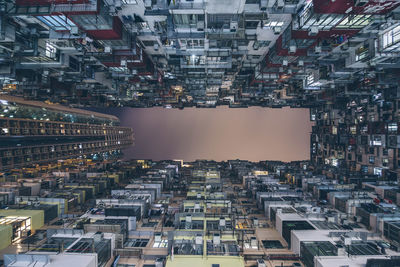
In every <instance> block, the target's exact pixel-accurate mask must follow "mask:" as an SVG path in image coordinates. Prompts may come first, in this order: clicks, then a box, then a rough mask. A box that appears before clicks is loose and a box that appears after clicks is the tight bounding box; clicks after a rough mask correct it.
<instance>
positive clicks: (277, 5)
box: [276, 0, 285, 9]
mask: <svg viewBox="0 0 400 267" xmlns="http://www.w3.org/2000/svg"><path fill="white" fill-rule="evenodd" d="M276 7H277V8H278V9H282V8H284V7H285V1H283V0H278V1H277V2H276Z"/></svg>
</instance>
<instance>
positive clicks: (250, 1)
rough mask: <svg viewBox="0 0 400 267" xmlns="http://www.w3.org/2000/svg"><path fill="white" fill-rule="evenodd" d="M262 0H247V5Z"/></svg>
mask: <svg viewBox="0 0 400 267" xmlns="http://www.w3.org/2000/svg"><path fill="white" fill-rule="evenodd" d="M259 3H260V0H246V5H251V4H259Z"/></svg>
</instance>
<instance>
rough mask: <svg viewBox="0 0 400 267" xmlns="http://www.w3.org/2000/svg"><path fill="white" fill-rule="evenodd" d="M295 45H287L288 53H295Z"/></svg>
mask: <svg viewBox="0 0 400 267" xmlns="http://www.w3.org/2000/svg"><path fill="white" fill-rule="evenodd" d="M296 50H297V47H296V46H295V45H291V46H289V53H296Z"/></svg>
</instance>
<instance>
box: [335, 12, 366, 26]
mask: <svg viewBox="0 0 400 267" xmlns="http://www.w3.org/2000/svg"><path fill="white" fill-rule="evenodd" d="M371 20H372V19H371V15H355V16H354V15H349V16H347V17H345V18H344V19H343V20H342V21H341V22H340V23H339V25H337V26H336V28H342V29H344V28H350V29H361V28H364V27H365V26H367V25H368V24H369V23H370V22H371Z"/></svg>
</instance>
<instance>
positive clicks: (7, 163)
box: [0, 96, 133, 169]
mask: <svg viewBox="0 0 400 267" xmlns="http://www.w3.org/2000/svg"><path fill="white" fill-rule="evenodd" d="M132 143H133V131H132V129H130V128H126V127H120V126H119V120H118V118H116V117H114V116H110V115H105V114H100V113H97V112H92V111H87V110H80V109H74V108H67V107H64V106H60V105H56V104H45V103H39V102H35V101H26V100H24V99H22V98H16V97H10V96H1V97H0V159H1V160H0V169H10V168H14V167H21V166H27V165H31V164H36V163H41V162H47V161H54V160H59V159H65V158H76V157H83V158H85V157H90V158H94V159H96V158H99V157H103V158H108V157H112V156H115V155H116V154H118V152H119V150H120V149H121V148H123V147H125V146H128V145H131V144H132Z"/></svg>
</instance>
